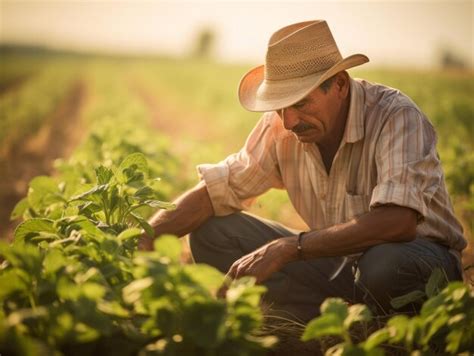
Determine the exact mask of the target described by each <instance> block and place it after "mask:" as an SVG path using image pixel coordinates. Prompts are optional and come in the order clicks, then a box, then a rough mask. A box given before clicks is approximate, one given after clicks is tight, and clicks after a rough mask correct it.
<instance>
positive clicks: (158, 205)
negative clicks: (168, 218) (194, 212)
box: [144, 200, 176, 210]
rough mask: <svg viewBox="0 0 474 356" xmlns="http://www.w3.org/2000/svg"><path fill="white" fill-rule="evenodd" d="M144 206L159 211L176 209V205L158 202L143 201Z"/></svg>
mask: <svg viewBox="0 0 474 356" xmlns="http://www.w3.org/2000/svg"><path fill="white" fill-rule="evenodd" d="M144 204H146V205H148V206H149V207H151V208H160V209H166V210H174V209H176V204H173V203H167V202H164V201H160V200H146V201H144Z"/></svg>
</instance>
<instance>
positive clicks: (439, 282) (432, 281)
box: [425, 267, 448, 298]
mask: <svg viewBox="0 0 474 356" xmlns="http://www.w3.org/2000/svg"><path fill="white" fill-rule="evenodd" d="M447 283H448V280H447V278H446V275H445V273H444V271H443V270H442V269H441V268H439V267H437V268H435V269H434V270H433V272H431V276H430V278H429V279H428V282H427V283H426V286H425V293H426V295H427V296H428V298H431V297H434V296H435V295H436V294H438V293H439V292H440V291H441V290H442V289H444V287H446V285H447Z"/></svg>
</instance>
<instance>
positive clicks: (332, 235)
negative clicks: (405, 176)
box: [287, 206, 416, 261]
mask: <svg viewBox="0 0 474 356" xmlns="http://www.w3.org/2000/svg"><path fill="white" fill-rule="evenodd" d="M415 234H416V212H415V211H414V210H411V209H409V208H404V207H398V206H386V207H379V208H376V209H374V210H372V211H371V212H369V213H367V214H364V215H362V216H360V217H358V218H355V219H352V220H350V221H348V222H346V223H343V224H338V225H335V226H332V227H329V228H326V229H322V230H318V231H310V232H307V233H306V234H304V237H303V241H302V244H301V245H302V250H303V257H304V258H305V259H311V258H317V257H330V256H344V255H350V254H354V253H359V252H364V251H365V250H366V249H368V248H369V247H372V246H375V245H378V244H381V243H387V242H403V241H410V240H412V239H413V238H414V237H415ZM287 244H288V247H287V251H288V252H289V257H288V259H289V260H290V261H292V260H297V259H298V253H297V249H296V246H297V238H296V237H290V238H289V239H288V241H287Z"/></svg>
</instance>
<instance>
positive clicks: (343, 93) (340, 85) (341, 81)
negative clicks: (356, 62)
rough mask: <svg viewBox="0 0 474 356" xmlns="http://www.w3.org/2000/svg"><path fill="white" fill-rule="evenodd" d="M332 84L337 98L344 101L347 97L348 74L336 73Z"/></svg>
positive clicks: (343, 72) (348, 86) (344, 72)
mask: <svg viewBox="0 0 474 356" xmlns="http://www.w3.org/2000/svg"><path fill="white" fill-rule="evenodd" d="M334 84H335V87H336V89H337V92H338V95H339V97H340V98H341V99H345V98H346V97H347V95H348V94H349V88H350V78H349V74H348V73H347V72H346V71H345V70H343V71H342V72H339V73H337V74H336V78H335V83H334Z"/></svg>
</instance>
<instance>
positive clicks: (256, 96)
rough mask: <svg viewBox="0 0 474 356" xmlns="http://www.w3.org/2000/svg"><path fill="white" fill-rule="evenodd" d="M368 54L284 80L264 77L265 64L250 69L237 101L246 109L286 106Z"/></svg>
mask: <svg viewBox="0 0 474 356" xmlns="http://www.w3.org/2000/svg"><path fill="white" fill-rule="evenodd" d="M368 61H369V58H368V57H367V56H365V55H363V54H354V55H352V56H349V57H346V58H344V59H342V60H341V61H339V62H338V63H336V64H335V65H333V66H332V67H331V68H329V69H327V70H324V71H322V72H318V73H314V74H311V75H308V76H305V77H299V78H292V79H287V80H278V81H274V80H265V79H264V71H265V66H264V65H261V66H258V67H256V68H253V69H251V70H250V71H249V72H247V74H245V75H244V76H243V77H242V79H241V80H240V84H239V100H240V104H241V105H242V106H243V107H244V108H245V109H247V110H249V111H256V112H264V111H274V110H279V109H283V108H286V107H289V106H291V105H293V104H295V103H297V102H298V101H300V100H301V99H303V98H304V97H305V96H307V95H308V94H309V93H310V92H312V91H313V90H314V89H316V88H317V87H318V86H319V85H321V84H322V83H323V82H324V81H325V80H326V79H328V78H330V77H332V76H333V75H335V74H336V73H338V72H340V71H343V70H345V69H349V68H352V67H355V66H358V65H361V64H364V63H367V62H368Z"/></svg>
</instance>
